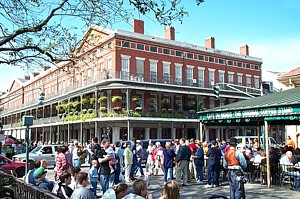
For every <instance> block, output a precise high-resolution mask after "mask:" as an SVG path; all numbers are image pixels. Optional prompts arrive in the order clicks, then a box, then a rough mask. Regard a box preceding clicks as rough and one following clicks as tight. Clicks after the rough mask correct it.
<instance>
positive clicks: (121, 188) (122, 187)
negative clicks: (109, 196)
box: [113, 183, 128, 199]
mask: <svg viewBox="0 0 300 199" xmlns="http://www.w3.org/2000/svg"><path fill="white" fill-rule="evenodd" d="M113 189H114V191H115V193H116V199H121V198H124V197H125V196H126V195H127V193H128V185H127V184H125V183H119V184H118V185H117V186H115V187H114V188H113Z"/></svg>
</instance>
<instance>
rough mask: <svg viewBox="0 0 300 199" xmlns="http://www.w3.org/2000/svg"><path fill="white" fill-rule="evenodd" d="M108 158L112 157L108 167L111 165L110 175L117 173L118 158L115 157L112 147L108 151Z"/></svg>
mask: <svg viewBox="0 0 300 199" xmlns="http://www.w3.org/2000/svg"><path fill="white" fill-rule="evenodd" d="M105 152H106V154H107V155H106V156H107V157H111V159H110V161H109V162H108V165H109V169H110V173H113V172H115V164H116V161H117V159H116V156H115V151H114V150H113V148H112V147H108V148H107V149H106V150H105Z"/></svg>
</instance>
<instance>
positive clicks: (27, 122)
mask: <svg viewBox="0 0 300 199" xmlns="http://www.w3.org/2000/svg"><path fill="white" fill-rule="evenodd" d="M22 121H23V126H26V131H25V140H26V168H25V176H26V174H27V172H28V170H29V168H28V166H29V127H30V126H32V125H33V116H23V118H22Z"/></svg>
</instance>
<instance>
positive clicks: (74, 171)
mask: <svg viewBox="0 0 300 199" xmlns="http://www.w3.org/2000/svg"><path fill="white" fill-rule="evenodd" d="M80 171H81V169H80V168H78V167H75V166H71V167H70V168H69V169H68V173H70V174H71V184H69V187H70V188H71V189H72V190H75V189H76V185H77V182H76V177H77V175H78V173H79V172H80Z"/></svg>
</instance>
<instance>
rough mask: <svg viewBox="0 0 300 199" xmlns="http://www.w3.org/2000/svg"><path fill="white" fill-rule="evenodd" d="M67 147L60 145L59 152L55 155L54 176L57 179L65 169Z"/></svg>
mask: <svg viewBox="0 0 300 199" xmlns="http://www.w3.org/2000/svg"><path fill="white" fill-rule="evenodd" d="M67 150H68V148H67V147H66V146H61V147H60V153H59V154H58V155H57V157H56V177H57V180H58V179H59V177H60V175H61V174H63V173H64V172H66V171H67V168H68V167H67V159H66V155H65V153H66V151H67Z"/></svg>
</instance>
